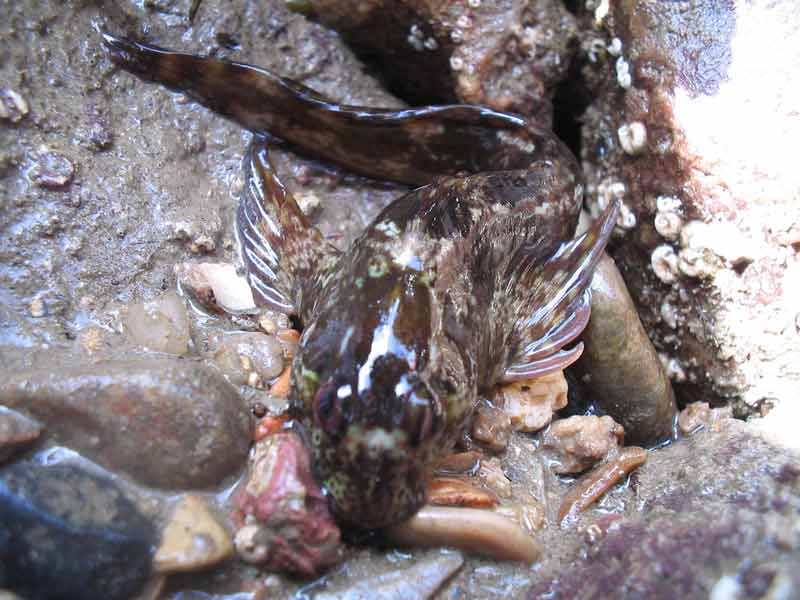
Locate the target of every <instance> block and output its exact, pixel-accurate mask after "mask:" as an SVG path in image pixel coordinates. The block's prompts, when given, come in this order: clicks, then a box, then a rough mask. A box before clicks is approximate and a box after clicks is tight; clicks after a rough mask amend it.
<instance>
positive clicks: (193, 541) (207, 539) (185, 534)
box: [153, 495, 233, 573]
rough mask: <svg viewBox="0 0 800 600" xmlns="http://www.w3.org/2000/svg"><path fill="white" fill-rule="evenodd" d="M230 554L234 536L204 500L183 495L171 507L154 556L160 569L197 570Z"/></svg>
mask: <svg viewBox="0 0 800 600" xmlns="http://www.w3.org/2000/svg"><path fill="white" fill-rule="evenodd" d="M231 555H233V540H232V539H231V536H230V534H229V533H228V531H227V530H226V529H225V528H224V527H223V526H222V525H221V524H220V523H219V521H217V519H216V517H215V516H214V515H213V514H212V513H211V511H210V510H209V508H208V506H207V505H206V503H205V502H204V501H203V500H201V499H200V498H199V497H197V496H193V495H187V496H184V497H183V498H182V499H181V500H180V501H179V502H178V505H177V506H175V508H174V509H173V511H172V515H171V516H170V518H169V521H168V522H167V525H166V527H165V528H164V532H163V533H162V535H161V544H160V545H159V547H158V550H156V554H155V556H154V557H153V568H154V569H155V570H156V571H158V572H160V573H175V572H179V571H199V570H201V569H205V568H207V567H210V566H212V565H215V564H217V563H220V562H222V561H224V560H226V559H227V558H229V557H230V556H231Z"/></svg>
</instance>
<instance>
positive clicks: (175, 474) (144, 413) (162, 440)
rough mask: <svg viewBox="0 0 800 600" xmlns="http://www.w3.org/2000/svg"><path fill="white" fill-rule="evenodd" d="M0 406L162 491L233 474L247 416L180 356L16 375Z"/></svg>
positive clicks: (231, 395)
mask: <svg viewBox="0 0 800 600" xmlns="http://www.w3.org/2000/svg"><path fill="white" fill-rule="evenodd" d="M0 403H2V404H5V405H7V406H9V407H12V408H22V407H24V408H25V410H26V411H28V412H29V413H30V414H31V415H33V416H35V417H36V418H37V419H39V420H41V421H42V422H43V423H45V424H46V426H47V438H48V441H55V442H57V443H59V444H61V445H63V446H67V447H69V448H72V449H74V450H77V451H78V452H80V453H82V454H84V455H86V456H87V457H88V458H91V459H93V460H95V461H97V462H98V463H100V464H101V465H103V466H105V467H107V468H109V469H111V470H112V471H120V472H123V473H126V474H128V475H130V476H131V477H133V478H134V479H136V480H137V481H139V482H140V483H143V484H145V485H150V486H154V487H161V488H205V487H209V486H214V485H217V484H218V483H220V482H221V481H222V480H223V479H225V478H226V477H228V476H229V475H232V474H234V473H236V472H237V471H238V470H239V469H240V468H241V467H242V466H243V465H244V462H245V457H246V455H247V450H248V448H249V445H250V437H251V425H250V417H249V413H248V410H247V409H246V407H245V405H244V402H242V401H241V400H240V399H239V397H238V396H237V394H236V392H235V390H234V389H233V388H232V387H231V386H230V385H229V384H228V383H227V382H226V381H225V380H224V379H223V378H222V376H221V375H218V374H217V373H216V372H214V371H211V370H209V369H208V368H206V367H204V366H203V365H201V364H200V363H197V362H192V361H188V360H176V359H162V360H158V361H152V360H147V361H127V362H104V363H103V362H101V363H97V364H95V365H92V366H87V367H79V368H71V369H63V370H59V369H55V370H43V371H34V372H30V373H19V374H15V375H13V376H11V378H10V379H9V380H8V381H6V382H4V383H3V384H0Z"/></svg>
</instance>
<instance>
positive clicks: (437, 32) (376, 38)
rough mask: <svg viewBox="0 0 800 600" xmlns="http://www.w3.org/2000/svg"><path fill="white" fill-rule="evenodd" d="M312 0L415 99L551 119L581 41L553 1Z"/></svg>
mask: <svg viewBox="0 0 800 600" xmlns="http://www.w3.org/2000/svg"><path fill="white" fill-rule="evenodd" d="M309 4H310V5H311V6H312V7H313V13H314V17H315V18H317V19H319V20H320V21H321V22H322V23H324V24H326V25H328V26H330V27H332V28H334V29H336V30H338V31H340V32H341V33H342V35H343V36H344V38H345V39H346V40H347V41H348V43H350V44H352V45H353V46H354V47H355V48H356V50H357V51H358V52H359V53H360V54H361V55H362V56H365V57H366V58H367V59H368V60H372V61H377V63H378V64H379V65H380V67H381V71H382V72H383V73H384V74H385V76H386V78H387V79H388V83H389V86H390V88H391V89H395V90H397V91H398V92H399V93H400V94H401V95H402V96H403V97H404V98H407V99H408V100H409V101H410V102H412V103H415V104H431V103H436V102H439V103H442V102H454V101H460V102H467V103H471V104H484V105H487V106H491V107H492V108H495V109H498V110H505V111H511V112H517V113H522V114H526V115H535V116H536V118H537V119H538V120H539V121H540V122H542V123H545V124H549V123H550V120H551V118H552V112H551V104H550V98H551V96H552V93H553V90H554V88H555V86H556V85H557V84H558V83H559V81H561V79H563V77H564V75H565V74H566V72H567V70H568V68H569V62H570V61H569V57H570V56H571V54H572V52H573V49H574V46H576V34H577V29H576V24H575V18H574V17H573V16H572V15H571V14H570V13H569V12H568V11H567V10H566V8H565V7H564V6H563V5H562V4H561V3H560V2H557V1H554V0H502V1H501V2H481V0H470V1H469V2H438V1H432V0H422V1H421V0H404V1H402V2H395V1H392V2H386V1H385V0H368V1H366V2H365V1H363V0H348V1H346V2H342V1H340V0H312V1H311V2H310V3H309Z"/></svg>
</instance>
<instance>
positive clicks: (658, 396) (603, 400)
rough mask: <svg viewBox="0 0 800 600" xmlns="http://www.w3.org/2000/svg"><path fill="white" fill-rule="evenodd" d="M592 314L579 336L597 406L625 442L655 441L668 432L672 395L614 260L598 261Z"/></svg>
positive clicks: (584, 370)
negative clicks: (622, 433)
mask: <svg viewBox="0 0 800 600" xmlns="http://www.w3.org/2000/svg"><path fill="white" fill-rule="evenodd" d="M591 289H592V316H591V318H590V319H589V324H588V325H587V326H586V329H585V330H584V332H583V334H582V335H581V339H582V340H583V343H584V350H583V355H582V356H581V358H580V361H579V363H578V365H576V368H577V370H578V371H579V372H582V373H583V376H584V378H585V379H584V381H585V382H586V384H587V387H588V388H589V389H590V390H591V392H590V393H591V397H592V399H593V400H594V402H595V403H596V405H597V406H598V407H599V408H600V410H602V411H603V412H605V413H606V414H608V415H609V416H611V417H612V418H614V420H615V421H617V422H618V423H619V424H620V425H622V427H624V428H625V431H627V432H630V434H629V435H628V436H627V440H628V442H631V443H635V444H645V445H655V444H657V443H660V442H663V441H665V440H667V439H669V438H670V437H671V436H672V429H673V423H674V420H675V416H676V410H677V409H676V406H675V396H674V394H673V392H672V384H671V383H670V381H669V378H668V377H667V374H666V372H665V370H664V367H663V366H662V364H661V360H660V359H659V357H658V354H657V353H656V350H655V348H653V344H652V343H651V342H650V339H649V338H648V337H647V333H646V332H645V330H644V327H642V323H641V321H640V320H639V317H638V314H637V312H636V307H635V306H634V304H633V300H631V297H630V295H629V294H628V290H627V288H626V287H625V282H624V281H623V280H622V276H621V275H620V273H619V271H618V270H617V267H616V265H615V264H614V260H613V259H612V258H610V257H609V256H608V255H604V257H603V258H602V259H601V260H600V263H599V264H598V266H597V270H596V271H595V274H594V277H593V279H592V286H591Z"/></svg>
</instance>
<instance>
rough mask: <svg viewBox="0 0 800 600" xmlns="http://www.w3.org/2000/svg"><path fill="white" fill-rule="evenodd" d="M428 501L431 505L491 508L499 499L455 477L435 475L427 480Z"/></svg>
mask: <svg viewBox="0 0 800 600" xmlns="http://www.w3.org/2000/svg"><path fill="white" fill-rule="evenodd" d="M427 493H428V503H429V504H431V505H433V506H466V507H470V508H491V507H493V506H496V505H497V503H498V502H499V500H498V499H497V496H495V495H494V494H492V493H490V492H488V491H486V490H484V489H481V488H479V487H476V486H475V485H472V484H471V483H468V482H467V481H465V480H463V479H456V478H455V477H435V478H433V479H431V480H430V481H429V482H428V490H427Z"/></svg>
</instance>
